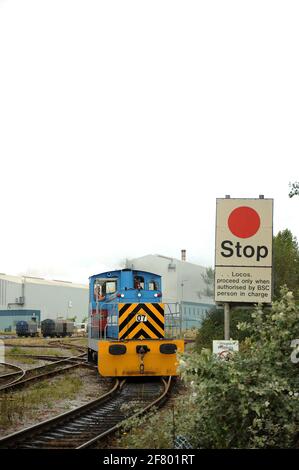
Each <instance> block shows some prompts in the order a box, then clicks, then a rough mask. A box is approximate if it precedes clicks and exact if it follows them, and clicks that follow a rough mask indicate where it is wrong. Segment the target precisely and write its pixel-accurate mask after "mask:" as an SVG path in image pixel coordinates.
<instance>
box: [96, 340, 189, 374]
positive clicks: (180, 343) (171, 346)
mask: <svg viewBox="0 0 299 470" xmlns="http://www.w3.org/2000/svg"><path fill="white" fill-rule="evenodd" d="M98 347H99V355H98V357H99V360H98V370H99V373H100V374H101V375H102V376H104V377H128V376H131V377H133V376H134V377H135V376H136V377H138V376H170V375H171V376H175V375H178V371H177V368H178V360H177V352H183V351H184V340H179V339H175V340H174V339H169V340H168V339H160V340H154V339H147V340H128V341H99V343H98Z"/></svg>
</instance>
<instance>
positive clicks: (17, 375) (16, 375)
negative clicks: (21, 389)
mask: <svg viewBox="0 0 299 470" xmlns="http://www.w3.org/2000/svg"><path fill="white" fill-rule="evenodd" d="M0 365H2V366H3V367H4V368H5V369H14V372H4V373H1V375H0V389H1V387H4V386H6V385H9V384H12V383H14V382H16V381H17V380H19V379H21V378H22V377H24V375H25V371H24V369H22V368H21V367H19V366H15V365H14V364H9V363H7V362H2V363H0Z"/></svg>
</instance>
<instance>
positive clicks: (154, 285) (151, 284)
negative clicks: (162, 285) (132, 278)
mask: <svg viewBox="0 0 299 470" xmlns="http://www.w3.org/2000/svg"><path fill="white" fill-rule="evenodd" d="M148 290H158V283H157V282H156V281H149V283H148Z"/></svg>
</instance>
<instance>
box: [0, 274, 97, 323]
mask: <svg viewBox="0 0 299 470" xmlns="http://www.w3.org/2000/svg"><path fill="white" fill-rule="evenodd" d="M87 315H88V286H87V285H83V284H73V283H71V282H66V281H55V280H53V281H50V280H46V279H42V278H36V277H29V276H9V275H6V274H0V331H13V330H14V329H15V325H16V322H17V321H19V320H28V319H29V320H30V319H36V321H37V322H40V321H42V320H44V319H46V318H52V319H56V318H59V317H61V318H73V317H77V318H76V321H78V322H80V321H82V319H83V318H84V317H86V316H87Z"/></svg>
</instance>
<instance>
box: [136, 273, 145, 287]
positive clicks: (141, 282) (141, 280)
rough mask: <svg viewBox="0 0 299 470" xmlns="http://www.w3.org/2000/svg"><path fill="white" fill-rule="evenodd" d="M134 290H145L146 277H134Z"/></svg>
mask: <svg viewBox="0 0 299 470" xmlns="http://www.w3.org/2000/svg"><path fill="white" fill-rule="evenodd" d="M134 289H144V277H142V276H134Z"/></svg>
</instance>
